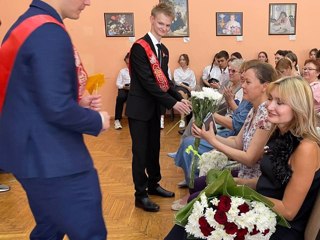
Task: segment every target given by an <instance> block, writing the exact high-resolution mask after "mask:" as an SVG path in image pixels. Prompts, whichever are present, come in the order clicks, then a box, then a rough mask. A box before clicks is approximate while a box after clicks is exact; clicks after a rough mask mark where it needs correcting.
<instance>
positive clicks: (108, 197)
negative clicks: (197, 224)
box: [0, 117, 187, 240]
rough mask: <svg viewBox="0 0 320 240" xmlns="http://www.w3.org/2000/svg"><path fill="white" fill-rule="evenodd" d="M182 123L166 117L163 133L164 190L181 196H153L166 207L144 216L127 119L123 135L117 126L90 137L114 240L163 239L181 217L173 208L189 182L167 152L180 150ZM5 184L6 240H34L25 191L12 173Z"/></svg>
mask: <svg viewBox="0 0 320 240" xmlns="http://www.w3.org/2000/svg"><path fill="white" fill-rule="evenodd" d="M176 118H177V117H176ZM176 121H178V120H177V119H176V120H175V121H173V122H172V121H170V119H169V118H166V125H165V129H164V130H162V132H161V152H160V164H161V173H162V180H161V185H162V186H163V187H164V188H166V189H169V190H172V191H174V192H175V193H176V196H175V198H161V197H156V196H151V199H153V200H154V201H155V202H156V203H158V204H159V205H160V211H159V212H157V213H148V212H144V211H143V210H141V209H138V208H135V206H134V197H133V194H134V189H133V183H132V175H131V157H132V155H131V138H130V135H129V129H128V123H127V120H126V119H123V120H122V123H123V124H122V125H123V129H122V130H114V128H113V121H111V123H112V124H111V128H110V130H108V131H107V132H104V133H102V134H101V135H100V136H99V137H91V136H86V137H85V139H86V143H87V146H88V148H89V150H90V152H91V154H92V156H93V159H94V162H95V166H96V168H97V170H98V173H99V177H100V184H101V189H102V193H103V213H104V218H105V221H106V224H107V228H108V239H109V240H144V239H145V240H151V239H152V240H154V239H163V238H164V237H165V236H166V234H167V233H168V232H169V230H170V229H171V227H172V226H173V222H174V213H175V212H173V211H172V210H171V209H170V207H171V203H172V202H173V201H174V200H175V199H179V198H180V197H182V196H184V195H185V193H186V192H187V190H186V189H179V188H178V187H177V183H178V182H179V181H181V180H182V179H183V172H182V170H181V169H179V168H177V167H176V166H175V165H174V162H173V159H171V158H169V157H167V153H168V152H173V151H176V149H177V147H178V145H179V139H180V135H179V134H178V133H177V130H178V128H177V127H176V128H175V129H174V130H173V131H171V132H170V133H168V130H169V129H170V128H171V127H172V126H173V125H174V123H176ZM0 183H3V184H7V185H10V187H11V191H9V192H5V193H0V218H1V220H0V239H1V240H26V239H29V238H28V236H29V233H30V231H31V230H32V228H33V226H34V220H33V217H32V215H31V212H30V209H29V206H28V202H27V199H26V196H25V193H24V191H23V190H22V188H21V186H20V185H19V183H18V182H17V181H16V180H15V178H14V177H13V176H12V175H11V174H0Z"/></svg>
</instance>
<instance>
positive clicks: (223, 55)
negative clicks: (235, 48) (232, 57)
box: [216, 50, 229, 60]
mask: <svg viewBox="0 0 320 240" xmlns="http://www.w3.org/2000/svg"><path fill="white" fill-rule="evenodd" d="M216 56H217V58H225V59H226V60H228V59H229V53H228V52H227V51H225V50H222V51H220V52H218V53H217V55H216Z"/></svg>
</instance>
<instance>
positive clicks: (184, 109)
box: [173, 99, 192, 115]
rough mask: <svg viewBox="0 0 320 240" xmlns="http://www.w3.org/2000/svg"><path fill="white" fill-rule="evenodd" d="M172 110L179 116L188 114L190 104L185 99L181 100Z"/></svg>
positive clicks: (190, 108)
mask: <svg viewBox="0 0 320 240" xmlns="http://www.w3.org/2000/svg"><path fill="white" fill-rule="evenodd" d="M173 109H174V110H177V111H178V112H179V113H180V114H186V115H188V114H190V112H191V110H192V107H191V104H190V102H189V101H188V100H186V99H182V100H181V102H177V103H176V104H175V105H174V106H173Z"/></svg>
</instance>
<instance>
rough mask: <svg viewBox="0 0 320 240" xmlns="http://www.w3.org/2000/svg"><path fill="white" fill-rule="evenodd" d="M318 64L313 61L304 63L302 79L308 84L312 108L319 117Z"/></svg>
mask: <svg viewBox="0 0 320 240" xmlns="http://www.w3.org/2000/svg"><path fill="white" fill-rule="evenodd" d="M319 74H320V63H319V62H318V61H317V60H315V59H308V60H306V61H305V62H304V67H303V78H304V79H305V80H306V81H307V82H308V83H309V85H310V87H311V89H312V92H313V99H314V107H315V110H316V112H317V114H318V115H319V112H320V81H319Z"/></svg>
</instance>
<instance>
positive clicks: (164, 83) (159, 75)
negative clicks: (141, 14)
mask: <svg viewBox="0 0 320 240" xmlns="http://www.w3.org/2000/svg"><path fill="white" fill-rule="evenodd" d="M136 43H138V44H140V45H141V46H142V47H143V48H144V50H145V51H146V54H147V56H148V59H149V62H150V65H151V69H152V72H153V75H154V77H155V78H156V81H157V84H158V86H159V87H160V88H161V90H162V91H163V92H167V91H168V90H169V82H168V79H167V77H166V75H165V74H164V73H163V71H162V69H161V67H160V65H159V61H158V58H157V57H156V55H155V54H154V52H153V51H152V49H151V47H150V45H149V43H147V42H146V41H145V40H143V39H139V40H138V41H136Z"/></svg>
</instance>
